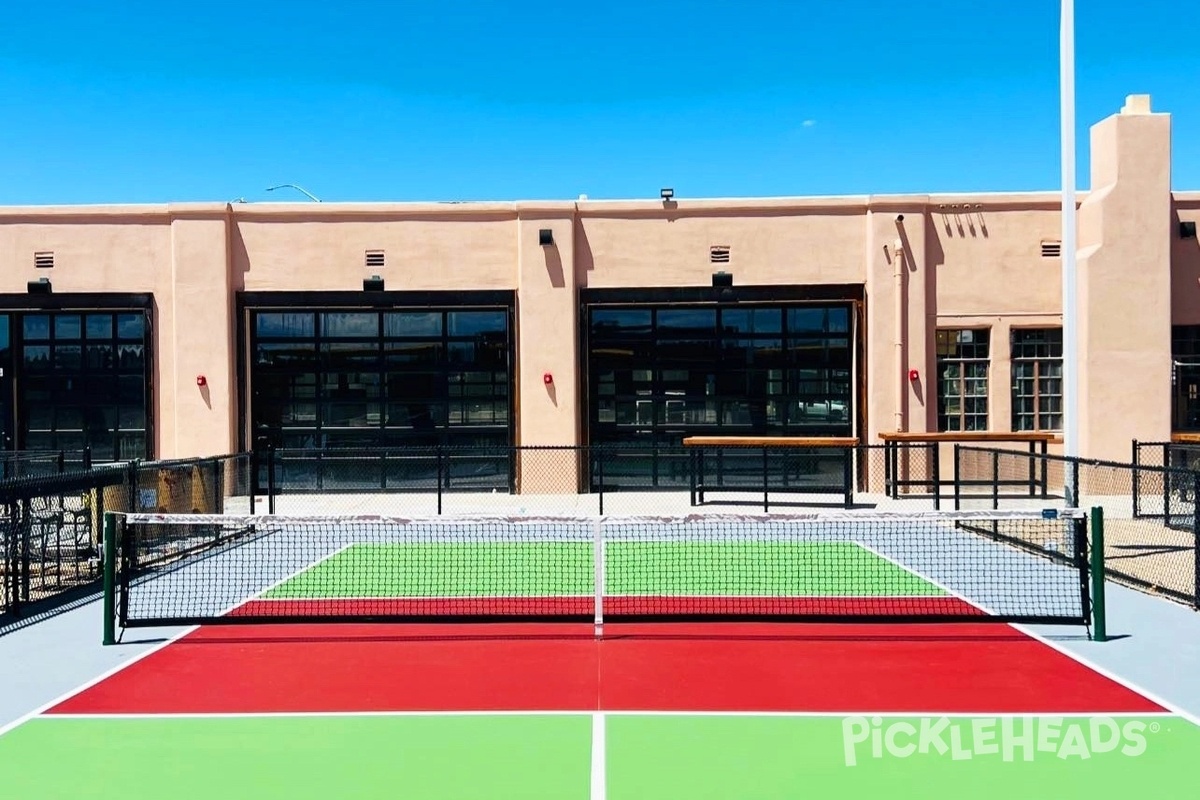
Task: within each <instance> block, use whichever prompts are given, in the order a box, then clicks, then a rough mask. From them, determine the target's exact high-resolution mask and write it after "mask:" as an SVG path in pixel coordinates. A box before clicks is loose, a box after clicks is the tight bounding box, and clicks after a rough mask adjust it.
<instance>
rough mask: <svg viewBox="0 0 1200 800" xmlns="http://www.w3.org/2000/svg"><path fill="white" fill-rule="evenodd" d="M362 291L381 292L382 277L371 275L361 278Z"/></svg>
mask: <svg viewBox="0 0 1200 800" xmlns="http://www.w3.org/2000/svg"><path fill="white" fill-rule="evenodd" d="M363 291H364V292H382V291H383V278H381V277H379V276H378V275H372V276H371V277H369V278H363Z"/></svg>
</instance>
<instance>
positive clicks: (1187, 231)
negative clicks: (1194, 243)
mask: <svg viewBox="0 0 1200 800" xmlns="http://www.w3.org/2000/svg"><path fill="white" fill-rule="evenodd" d="M1179 238H1180V239H1195V238H1196V223H1195V221H1194V220H1185V221H1183V222H1181V223H1179Z"/></svg>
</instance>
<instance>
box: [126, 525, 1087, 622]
mask: <svg viewBox="0 0 1200 800" xmlns="http://www.w3.org/2000/svg"><path fill="white" fill-rule="evenodd" d="M108 521H109V523H110V524H108V525H106V561H107V562H108V563H107V564H106V589H105V594H106V600H107V601H108V603H109V608H110V609H111V611H110V614H111V617H112V618H113V619H114V622H115V624H117V625H119V626H121V627H140V626H143V627H144V626H158V625H174V624H235V623H268V622H269V623H284V622H368V621H396V622H419V621H429V622H443V623H444V622H453V621H463V622H486V621H530V622H534V621H579V622H585V621H587V622H596V623H602V622H620V621H624V620H630V621H634V620H636V621H671V620H688V621H704V620H712V621H722V620H745V621H805V620H812V621H870V622H887V621H906V622H922V621H928V622H954V621H983V620H994V621H997V622H1030V623H1033V622H1042V623H1062V624H1086V623H1087V621H1088V615H1089V588H1088V579H1089V571H1088V566H1089V564H1088V524H1087V518H1086V516H1085V515H1084V514H1083V513H1082V512H1081V511H1078V510H1074V509H1057V510H1046V511H1043V510H1004V511H921V512H911V511H910V512H870V511H851V512H818V513H811V514H775V515H770V516H767V515H745V516H743V515H724V514H721V515H718V514H711V515H692V516H678V517H563V516H522V517H500V516H492V517H488V516H472V517H459V518H454V517H433V518H412V519H410V518H397V517H382V516H368V515H352V516H349V515H347V516H273V515H258V516H227V515H201V514H194V515H193V514H189V515H182V514H176V515H173V514H110V515H109V516H108Z"/></svg>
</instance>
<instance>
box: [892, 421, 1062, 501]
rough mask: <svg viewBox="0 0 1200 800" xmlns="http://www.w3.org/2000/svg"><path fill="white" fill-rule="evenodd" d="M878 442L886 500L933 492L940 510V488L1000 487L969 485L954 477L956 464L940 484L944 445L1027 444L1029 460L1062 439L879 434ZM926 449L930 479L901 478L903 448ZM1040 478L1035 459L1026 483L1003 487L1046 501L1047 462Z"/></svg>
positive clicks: (1021, 434)
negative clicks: (913, 491) (907, 491)
mask: <svg viewBox="0 0 1200 800" xmlns="http://www.w3.org/2000/svg"><path fill="white" fill-rule="evenodd" d="M879 438H880V439H882V440H883V449H884V483H885V487H886V489H885V490H886V492H887V495H888V497H891V498H892V499H893V500H897V499H899V497H900V490H901V489H902V488H910V487H919V488H925V489H932V490H933V507H934V508H935V509H937V508H941V495H942V487H943V486H953V487H954V489H955V491H956V492H958V491H959V490H960V489H961V487H963V486H984V485H986V486H993V485H1000V484H999V483H998V482H997V481H995V480H993V481H972V480H965V481H964V480H963V479H962V478H961V476H959V475H958V474H957V467H958V465H957V464H955V471H956V474H955V475H954V477H953V478H952V479H951V480H948V481H944V480H942V467H941V454H940V451H941V445H942V444H944V443H947V442H952V443H954V444H968V445H982V444H988V443H995V442H1000V443H1028V444H1029V453H1030V455H1031V456H1037V455H1043V456H1044V455H1046V454H1047V452H1048V447H1049V445H1050V444H1052V443H1060V442H1062V439H1061V438H1060V437H1058V436H1055V435H1054V434H1052V433H1042V432H1036V431H1014V432H1009V433H1005V432H1002V431H999V432H993V431H943V432H925V433H911V432H892V433H880V434H879ZM906 444H907V445H913V444H917V445H929V447H928V451H929V456H930V461H931V463H930V473H931V475H930V477H928V478H924V479H915V478H901V477H900V450H901V448H902V446H903V445H906ZM1041 465H1042V470H1041V475H1040V476H1039V475H1038V474H1037V469H1036V464H1035V458H1030V460H1029V480H1028V481H1025V480H1013V481H1006V482H1003V485H1006V486H1019V487H1022V488H1024V487H1028V488H1029V496H1030V497H1036V496H1038V492H1039V491H1040V493H1041V496H1042V497H1045V496H1046V493H1047V491H1048V474H1047V473H1048V471H1047V460H1046V459H1041Z"/></svg>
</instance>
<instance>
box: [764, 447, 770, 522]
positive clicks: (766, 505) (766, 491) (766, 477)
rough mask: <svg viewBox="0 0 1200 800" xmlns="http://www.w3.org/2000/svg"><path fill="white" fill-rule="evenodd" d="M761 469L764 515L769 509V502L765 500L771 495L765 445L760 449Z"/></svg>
mask: <svg viewBox="0 0 1200 800" xmlns="http://www.w3.org/2000/svg"><path fill="white" fill-rule="evenodd" d="M762 468H763V483H762V486H763V513H764V514H765V513H767V511H768V510H769V509H770V502H769V501H768V499H767V498H768V497H769V496H770V494H771V478H770V471H769V468H768V466H767V446H766V445H763V449H762Z"/></svg>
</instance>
